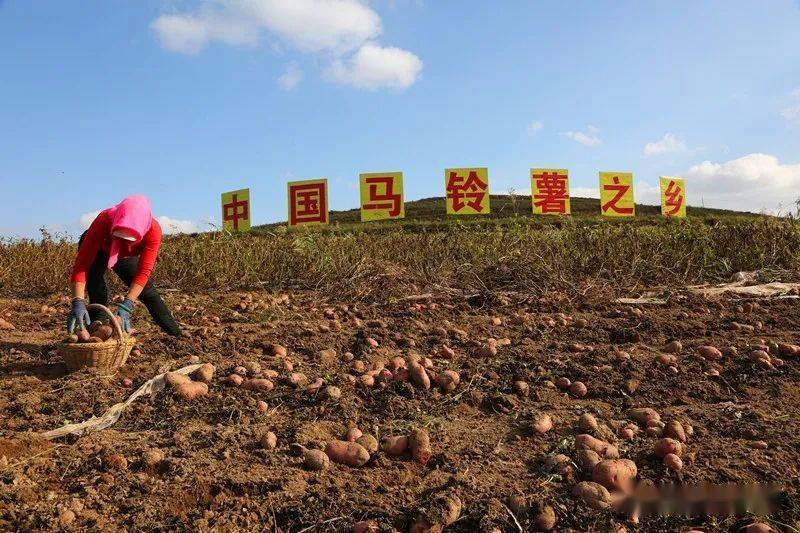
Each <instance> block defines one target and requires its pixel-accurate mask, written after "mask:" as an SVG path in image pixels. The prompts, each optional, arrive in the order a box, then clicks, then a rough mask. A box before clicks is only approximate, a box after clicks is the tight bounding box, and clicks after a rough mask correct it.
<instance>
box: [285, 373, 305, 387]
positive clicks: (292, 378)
mask: <svg viewBox="0 0 800 533" xmlns="http://www.w3.org/2000/svg"><path fill="white" fill-rule="evenodd" d="M289 383H291V384H292V385H294V386H295V387H298V388H299V387H302V386H303V385H305V384H306V383H308V377H307V376H306V375H305V374H303V373H302V372H292V373H291V374H289Z"/></svg>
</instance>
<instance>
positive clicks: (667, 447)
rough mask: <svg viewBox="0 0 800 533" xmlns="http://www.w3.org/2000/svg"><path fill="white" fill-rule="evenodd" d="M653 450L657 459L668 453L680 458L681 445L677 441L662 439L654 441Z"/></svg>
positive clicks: (667, 438)
mask: <svg viewBox="0 0 800 533" xmlns="http://www.w3.org/2000/svg"><path fill="white" fill-rule="evenodd" d="M653 450H654V451H655V453H656V455H658V456H659V457H664V456H666V455H668V454H670V453H673V454H675V455H677V456H678V457H680V456H681V454H682V453H683V445H682V444H681V443H680V441H678V440H675V439H671V438H669V437H664V438H662V439H659V440H657V441H656V443H655V446H654V447H653Z"/></svg>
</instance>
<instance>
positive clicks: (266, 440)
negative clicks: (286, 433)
mask: <svg viewBox="0 0 800 533" xmlns="http://www.w3.org/2000/svg"><path fill="white" fill-rule="evenodd" d="M258 443H259V444H260V445H261V447H262V448H263V449H265V450H274V449H275V448H276V447H277V446H278V436H277V435H275V433H273V432H272V431H267V432H266V433H264V434H263V435H262V436H261V438H260V439H258Z"/></svg>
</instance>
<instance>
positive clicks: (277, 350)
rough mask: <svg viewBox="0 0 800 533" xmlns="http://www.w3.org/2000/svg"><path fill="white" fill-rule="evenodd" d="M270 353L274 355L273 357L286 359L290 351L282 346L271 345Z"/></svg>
mask: <svg viewBox="0 0 800 533" xmlns="http://www.w3.org/2000/svg"><path fill="white" fill-rule="evenodd" d="M269 351H270V352H271V353H272V355H274V356H276V357H286V355H287V354H288V350H287V349H286V347H285V346H281V345H280V344H272V345H270V347H269Z"/></svg>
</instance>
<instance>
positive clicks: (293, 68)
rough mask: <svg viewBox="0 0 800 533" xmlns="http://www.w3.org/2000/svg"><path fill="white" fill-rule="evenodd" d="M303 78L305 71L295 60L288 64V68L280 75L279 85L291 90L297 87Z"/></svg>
mask: <svg viewBox="0 0 800 533" xmlns="http://www.w3.org/2000/svg"><path fill="white" fill-rule="evenodd" d="M302 79H303V71H302V70H301V69H300V66H299V65H298V64H297V63H295V62H294V61H293V62H291V63H289V64H288V65H286V70H285V71H284V72H283V74H281V75H280V76H278V85H280V86H281V88H283V90H285V91H291V90H292V89H294V88H295V87H297V84H298V83H300V80H302Z"/></svg>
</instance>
